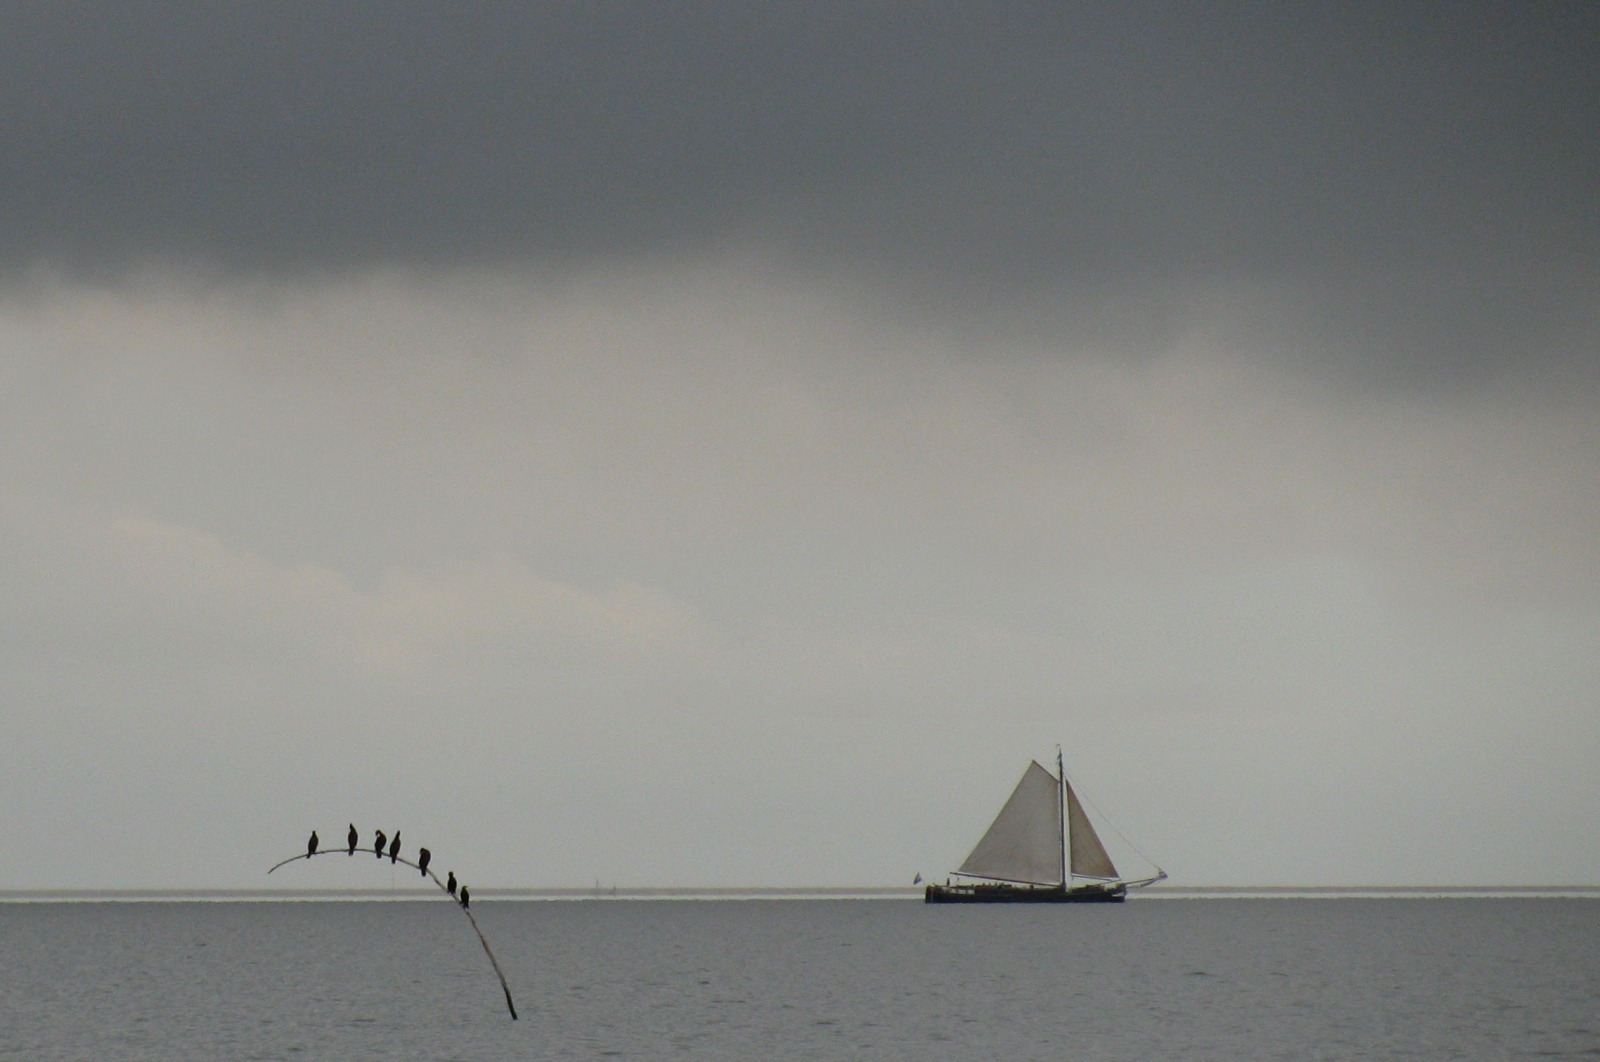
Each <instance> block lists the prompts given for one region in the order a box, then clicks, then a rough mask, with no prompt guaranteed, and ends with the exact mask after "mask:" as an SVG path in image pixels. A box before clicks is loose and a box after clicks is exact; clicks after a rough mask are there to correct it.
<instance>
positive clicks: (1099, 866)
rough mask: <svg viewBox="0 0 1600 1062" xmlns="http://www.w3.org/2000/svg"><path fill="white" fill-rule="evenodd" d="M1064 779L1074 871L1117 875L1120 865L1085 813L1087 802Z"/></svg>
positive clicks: (1077, 872)
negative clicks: (1114, 863)
mask: <svg viewBox="0 0 1600 1062" xmlns="http://www.w3.org/2000/svg"><path fill="white" fill-rule="evenodd" d="M1034 766H1035V767H1038V766H1039V765H1038V764H1037V763H1036V764H1034ZM1046 773H1048V772H1046ZM1062 782H1063V783H1065V785H1066V787H1067V844H1068V847H1069V848H1070V849H1071V851H1072V872H1073V873H1074V874H1081V875H1082V876H1084V877H1086V878H1114V877H1116V876H1117V868H1116V867H1115V866H1113V865H1112V863H1111V857H1110V856H1108V855H1106V846H1105V845H1103V844H1101V843H1100V835H1099V834H1097V833H1095V832H1094V825H1093V824H1092V823H1091V822H1090V821H1089V816H1087V815H1085V814H1084V813H1083V805H1082V804H1080V803H1078V794H1077V793H1074V792H1073V791H1072V783H1071V782H1068V781H1066V778H1065V777H1063V778H1062Z"/></svg>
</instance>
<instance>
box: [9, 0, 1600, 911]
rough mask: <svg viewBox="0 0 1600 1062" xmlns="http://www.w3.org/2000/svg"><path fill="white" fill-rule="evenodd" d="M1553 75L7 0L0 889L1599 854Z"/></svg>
mask: <svg viewBox="0 0 1600 1062" xmlns="http://www.w3.org/2000/svg"><path fill="white" fill-rule="evenodd" d="M1597 40H1600V6H1596V5H1592V4H1586V3H1515V4H1494V3H1465V2H1463V3H1448V4H1432V3H1407V4H1377V3H1366V4H1363V3H1348V4H1331V3H1330V4H1320V3H1318V4H1309V3H1301V4H1279V3H1271V4H1266V3H1263V4H1246V3H1227V4H1177V3H1173V4H1165V3H1124V2H1119V3H1083V4H1053V3H1052V4H1031V3H1029V4H1024V3H1017V4H1004V3H999V4H986V5H974V4H948V5H946V4H921V5H907V4H878V3H870V2H867V3H859V2H858V3H852V4H829V3H818V4H803V5H802V4H793V5H791V4H749V3H737V4H735V3H728V4H715V3H692V2H691V3H684V4H678V5H666V6H661V7H650V6H645V5H635V4H602V3H593V4H556V3H551V4H541V5H523V4H490V3H456V4H451V5H437V4H408V3H382V4H379V3H370V4H367V3H343V4H326V3H315V4H312V3H305V4H298V3H290V2H284V3H273V4H252V3H230V4H215V3H189V2H176V0H174V2H169V3H157V2H151V3H143V4H137V5H109V4H73V3H59V4H49V5H45V4H36V5H24V4H15V5H11V6H10V7H8V8H7V9H6V10H5V11H4V12H3V13H0V546H3V549H0V727H3V731H4V738H5V740H4V741H3V742H0V803H3V806H4V808H5V813H4V815H3V816H0V846H3V850H4V851H6V852H7V853H9V855H8V858H7V860H6V861H5V865H4V867H3V868H0V889H5V888H70V887H154V888H160V887H168V888H186V887H235V886H240V887H250V886H258V885H261V884H263V883H264V882H265V879H264V878H263V877H262V874H263V872H264V870H265V868H266V867H267V866H269V865H270V864H271V863H272V862H275V861H276V860H277V859H278V858H281V857H282V856H285V855H290V854H293V853H294V852H295V851H298V850H300V847H301V845H302V844H303V843H304V839H305V835H306V833H307V832H308V831H309V830H310V829H311V828H312V827H317V828H318V829H319V830H320V831H321V833H322V835H323V837H324V838H325V839H327V840H328V841H329V842H332V841H333V840H334V839H336V838H339V837H342V836H343V833H344V827H345V824H346V822H348V821H351V820H354V821H355V822H356V823H357V824H358V826H360V827H361V828H362V830H363V834H364V836H367V837H370V831H371V829H372V828H373V827H382V828H383V829H385V830H387V831H389V832H391V833H392V832H393V830H394V829H395V828H397V827H398V828H401V829H402V830H403V831H404V836H405V838H406V841H407V842H409V843H410V844H411V845H413V846H414V845H416V844H427V845H429V847H431V848H432V849H433V850H434V852H435V853H436V857H435V861H436V863H439V864H441V865H444V866H449V867H453V868H454V869H456V870H457V871H458V872H460V873H462V874H463V875H464V876H466V877H468V878H469V879H470V880H471V881H472V883H474V884H482V885H501V886H559V885H584V884H592V883H593V882H594V881H596V880H598V881H601V882H603V883H615V884H620V885H684V886H690V885H780V884H785V885H798V884H862V885H867V884H908V883H909V882H910V880H911V877H912V875H913V874H915V873H917V872H918V871H920V872H922V873H923V874H925V875H928V876H935V875H937V876H942V875H943V874H944V873H945V872H946V871H948V870H949V869H950V868H952V867H954V866H955V865H957V864H958V863H959V862H960V861H961V859H962V858H963V857H964V856H965V854H966V852H967V850H968V848H970V846H971V845H972V843H973V842H974V841H975V840H976V838H977V836H978V834H979V833H980V832H981V831H982V829H983V827H984V826H985V825H986V824H987V822H988V820H989V819H990V817H992V815H993V814H994V812H995V811H996V810H998V808H999V805H1000V803H1001V802H1002V801H1003V799H1004V798H1005V796H1006V794H1007V792H1008V791H1009V788H1010V786H1011V784H1012V783H1013V782H1014V781H1015V779H1016V778H1017V776H1019V775H1020V774H1021V771H1022V768H1023V767H1024V766H1025V764H1026V763H1027V760H1028V759H1029V758H1030V757H1033V758H1039V759H1041V760H1046V761H1048V759H1049V757H1051V756H1052V755H1053V754H1054V748H1055V745H1056V743H1058V742H1059V743H1061V744H1062V745H1063V746H1064V748H1065V750H1066V759H1067V763H1068V766H1069V769H1073V770H1074V771H1075V772H1076V775H1077V777H1078V779H1079V781H1080V782H1081V787H1082V788H1083V789H1084V790H1085V791H1086V793H1087V795H1088V797H1089V798H1090V799H1091V801H1092V802H1093V804H1094V805H1095V807H1096V808H1098V809H1099V812H1100V813H1101V814H1102V815H1103V816H1104V817H1105V818H1106V819H1109V821H1110V823H1111V825H1112V827H1114V828H1113V829H1108V830H1107V831H1106V832H1107V834H1108V841H1109V843H1110V847H1111V848H1112V850H1113V854H1114V855H1122V856H1124V857H1125V860H1126V865H1127V867H1128V869H1129V870H1130V871H1132V872H1135V873H1137V872H1139V871H1141V870H1143V868H1144V867H1145V866H1147V865H1148V863H1147V862H1146V860H1149V859H1153V860H1154V861H1155V862H1157V863H1160V864H1161V865H1162V866H1164V867H1166V868H1167V869H1168V870H1169V871H1170V872H1171V873H1172V874H1173V876H1174V878H1175V879H1176V880H1177V881H1178V882H1180V883H1184V884H1230V883H1241V884H1247V883H1248V884H1384V883H1399V884H1496V883H1534V884H1554V883H1597V882H1600V848H1597V847H1596V846H1595V844H1594V838H1595V836H1596V834H1597V832H1600V771H1596V770H1595V763H1596V762H1597V761H1600V534H1597V533H1596V532H1597V529H1600V209H1596V203H1597V201H1600V147H1597V145H1600V128H1597V126H1600V123H1597V114H1600V50H1597V49H1596V48H1595V43H1594V42H1595V41H1597ZM1135 846H1136V848H1135ZM413 850H414V849H413ZM325 862H326V863H327V864H331V865H323V864H316V863H313V864H309V865H300V864H297V866H301V867H302V869H301V870H300V871H299V872H298V873H297V876H296V877H295V878H294V880H293V881H292V882H287V883H286V884H288V885H292V886H308V887H338V886H345V885H348V886H351V887H363V886H371V885H374V884H382V883H383V882H382V881H376V880H375V879H373V878H372V877H371V875H372V874H373V873H376V872H373V871H371V870H370V868H367V873H363V874H355V872H354V871H353V870H352V869H351V868H350V867H348V866H345V865H343V861H338V862H337V863H335V862H334V861H325ZM378 876H379V878H382V877H383V875H382V874H379V875H378ZM275 880H276V876H275V878H274V881H275ZM384 880H386V879H384Z"/></svg>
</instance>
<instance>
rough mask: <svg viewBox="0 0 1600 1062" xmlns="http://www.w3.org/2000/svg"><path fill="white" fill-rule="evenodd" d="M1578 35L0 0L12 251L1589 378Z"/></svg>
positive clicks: (1209, 13)
mask: <svg viewBox="0 0 1600 1062" xmlns="http://www.w3.org/2000/svg"><path fill="white" fill-rule="evenodd" d="M1597 39H1600V8H1597V7H1595V6H1593V5H1588V4H1512V5H1498V4H1443V5H1425V4H1405V5H1332V4H1328V5H1295V6H1287V5H1276V4H1264V5H1239V4H1227V5H1212V6H1202V5H1167V4H1146V5H1139V4H1121V3H1119V4H1106V5H1057V4H1038V5H1034V4H999V5H890V4H871V3H867V4H850V5H816V4H813V5H782V4H771V5H766V4H764V5H752V4H735V3H730V4H707V3H701V4H693V5H669V6H662V7H659V8H655V7H645V6H640V5H626V4H617V5H606V4H570V5H568V4H542V5H512V4H452V5H435V4H397V3H382V4H376V3H373V4H362V3H347V4H323V3H314V4H290V3H279V4H211V3H205V4H179V3H168V4H160V5H158V4H153V3H152V4H139V5H68V4H60V5H13V7H12V8H10V9H9V11H8V13H7V14H5V15H4V16H0V114H3V117H0V121H3V122H4V137H3V145H4V149H3V150H4V157H3V163H0V166H3V171H0V182H3V187H4V195H3V197H0V227H3V246H0V255H3V256H4V265H5V266H6V268H7V269H8V270H9V271H10V272H12V273H13V275H15V274H16V272H17V271H19V270H23V271H26V270H29V269H32V268H34V267H39V266H43V267H46V268H53V269H65V270H68V271H71V272H89V273H95V272H106V271H110V272H113V273H114V272H115V271H117V270H119V269H121V268H123V267H126V266H128V265H130V264H137V263H139V262H142V261H146V260H157V261H175V262H177V263H180V264H184V265H190V266H200V267H207V266H211V267H219V268H224V269H228V270H235V271H243V272H247V273H262V274H266V275H283V274H292V273H300V272H304V271H307V270H311V271H316V270H326V269H332V270H342V269H346V268H360V267H363V266H367V265H373V264H397V265H402V266H419V267H433V266H450V265H457V264H467V265H475V264H499V263H509V264H523V263H527V264H533V265H547V266H557V267H560V266H563V265H570V264H574V263H584V262H588V261H592V260H594V259H596V258H601V257H607V256H616V255H662V254H672V253H677V252H682V251H686V250H696V249H704V248H708V247H714V246H717V245H719V244H724V243H733V244H745V243H752V242H753V243H757V244H760V245H763V246H764V247H765V248H766V249H767V250H769V251H772V252H775V253H778V254H781V255H784V256H787V257H789V258H790V259H791V260H793V261H794V262H796V263H798V264H800V265H802V266H804V267H807V268H818V269H827V268H846V267H848V268H852V269H859V270H861V271H863V273H870V274H873V275H877V276H880V277H884V278H887V283H889V284H891V285H898V288H899V290H901V291H902V292H904V293H915V292H921V293H922V294H921V296H916V295H914V294H911V295H908V297H911V298H921V299H924V300H927V301H928V302H929V303H930V304H936V305H939V306H943V307H945V308H947V309H948V308H952V307H954V308H956V309H957V310H961V309H963V308H965V307H967V306H970V307H972V308H980V307H982V306H985V305H988V304H990V303H991V302H992V301H993V300H994V299H996V298H997V297H999V296H1002V295H1004V296H1015V295H1019V294H1020V295H1023V296H1027V297H1031V298H1035V299H1037V298H1038V297H1040V296H1041V295H1049V294H1055V293H1061V294H1062V296H1063V299H1064V302H1063V304H1064V305H1066V306H1068V307H1069V309H1071V310H1074V311H1077V310H1081V311H1083V312H1085V313H1087V312H1090V310H1091V309H1092V308H1093V307H1094V306H1096V305H1099V304H1100V302H1099V301H1098V300H1110V303H1111V304H1112V305H1123V304H1124V303H1123V302H1122V301H1120V300H1127V299H1129V298H1130V297H1132V298H1133V299H1135V300H1136V301H1137V300H1138V299H1141V298H1145V297H1146V296H1149V297H1150V298H1152V299H1154V298H1155V297H1156V296H1157V295H1160V296H1161V297H1162V298H1166V299H1177V298H1180V297H1181V295H1182V291H1183V289H1185V288H1186V287H1189V286H1193V285H1197V284H1198V285H1214V286H1221V287H1228V286H1239V285H1244V286H1249V285H1254V284H1261V285H1265V286H1271V287H1273V288H1274V290H1278V291H1280V292H1282V293H1285V294H1286V295H1287V296H1289V297H1291V298H1293V299H1298V300H1301V301H1302V302H1304V303H1305V304H1306V305H1307V306H1308V307H1309V311H1308V315H1307V317H1306V319H1305V321H1304V322H1301V323H1297V324H1296V326H1295V330H1296V337H1297V338H1298V339H1301V340H1307V341H1309V342H1310V343H1311V345H1312V346H1313V347H1314V346H1316V344H1317V343H1318V342H1320V341H1321V337H1323V336H1326V337H1327V345H1328V349H1329V350H1330V351H1334V352H1337V353H1338V354H1339V355H1340V357H1341V358H1343V359H1344V360H1345V361H1346V362H1348V363H1351V364H1354V365H1356V366H1358V367H1360V368H1362V369H1363V370H1365V371H1366V372H1375V373H1377V374H1378V375H1380V376H1384V377H1393V378H1402V379H1403V378H1407V377H1410V376H1418V377H1422V378H1427V377H1430V376H1443V375H1448V374H1450V373H1453V372H1457V371H1460V370H1463V369H1472V368H1473V367H1474V363H1476V362H1484V363H1495V362H1499V361H1502V360H1504V359H1506V358H1508V357H1511V356H1515V357H1516V358H1518V359H1521V360H1522V361H1524V362H1527V361H1533V360H1537V361H1541V362H1543V363H1545V364H1554V365H1562V364H1567V363H1572V364H1576V363H1577V362H1578V361H1580V360H1581V359H1582V358H1583V357H1584V350H1585V346H1584V344H1585V342H1586V341H1587V343H1588V344H1589V345H1590V346H1592V344H1593V330H1594V324H1595V315H1594V309H1593V307H1594V304H1595V291H1596V276H1597V273H1600V268H1597V248H1600V221H1597V218H1600V211H1596V210H1595V209H1594V203H1595V201H1596V195H1597V192H1600V162H1597V149H1596V146H1595V145H1596V143H1597V138H1596V135H1595V133H1596V121H1595V119H1596V114H1597V107H1600V104H1597V102H1596V101H1600V57H1597V52H1596V49H1595V48H1594V41H1595V40H1597ZM1152 313H1154V314H1155V316H1157V317H1159V316H1160V311H1159V309H1158V308H1156V306H1155V304H1154V303H1150V304H1147V305H1146V306H1145V307H1144V309H1143V310H1142V311H1141V313H1140V314H1135V315H1133V316H1144V317H1145V318H1147V320H1146V321H1145V322H1144V324H1143V325H1142V326H1141V327H1145V328H1148V327H1149V320H1148V318H1149V317H1150V315H1151V314H1152ZM1113 316H1116V314H1113ZM1158 330H1159V329H1158ZM1110 331H1111V334H1112V337H1113V338H1115V337H1116V335H1117V334H1119V333H1122V334H1126V335H1138V334H1142V333H1139V332H1138V330H1137V329H1132V330H1129V327H1125V326H1122V325H1115V324H1114V325H1113V326H1111V329H1110ZM1304 345H1305V344H1304V343H1302V344H1301V346H1302V347H1304Z"/></svg>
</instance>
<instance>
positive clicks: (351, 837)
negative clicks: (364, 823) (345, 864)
mask: <svg viewBox="0 0 1600 1062" xmlns="http://www.w3.org/2000/svg"><path fill="white" fill-rule="evenodd" d="M344 839H345V840H347V841H349V842H350V854H351V855H355V854H356V842H357V841H359V840H361V835H360V834H359V833H357V832H356V824H355V823H353V822H352V823H351V824H350V832H349V833H347V834H345V836H344Z"/></svg>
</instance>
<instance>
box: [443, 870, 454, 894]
mask: <svg viewBox="0 0 1600 1062" xmlns="http://www.w3.org/2000/svg"><path fill="white" fill-rule="evenodd" d="M444 891H445V892H448V893H449V894H450V895H451V896H454V895H455V894H456V872H455V871H453V870H452V871H451V872H450V876H449V877H448V878H446V879H445V882H444Z"/></svg>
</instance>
